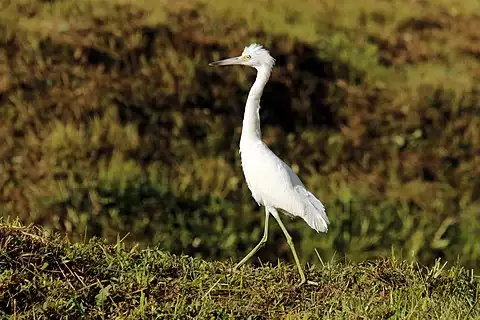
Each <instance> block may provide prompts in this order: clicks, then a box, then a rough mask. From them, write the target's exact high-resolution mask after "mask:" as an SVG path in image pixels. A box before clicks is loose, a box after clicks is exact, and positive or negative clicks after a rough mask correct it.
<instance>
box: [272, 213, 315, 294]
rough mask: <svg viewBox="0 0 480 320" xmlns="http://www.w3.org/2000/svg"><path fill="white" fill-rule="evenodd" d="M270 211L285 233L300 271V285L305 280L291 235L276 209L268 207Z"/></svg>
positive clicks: (310, 282)
mask: <svg viewBox="0 0 480 320" xmlns="http://www.w3.org/2000/svg"><path fill="white" fill-rule="evenodd" d="M269 210H270V212H271V213H272V215H273V217H274V218H275V219H276V220H277V222H278V224H279V225H280V228H282V231H283V233H284V234H285V238H287V243H288V245H289V246H290V249H291V250H292V253H293V258H294V259H295V263H296V264H297V268H298V272H299V273H300V285H302V284H304V283H305V282H306V278H305V273H303V270H302V266H301V265H300V260H299V259H298V256H297V251H296V250H295V246H294V244H293V241H292V237H291V236H290V234H289V233H288V231H287V228H285V226H284V225H283V223H282V219H280V216H279V215H278V211H277V210H276V209H275V208H269ZM308 283H309V284H316V283H315V282H312V281H309V282H308Z"/></svg>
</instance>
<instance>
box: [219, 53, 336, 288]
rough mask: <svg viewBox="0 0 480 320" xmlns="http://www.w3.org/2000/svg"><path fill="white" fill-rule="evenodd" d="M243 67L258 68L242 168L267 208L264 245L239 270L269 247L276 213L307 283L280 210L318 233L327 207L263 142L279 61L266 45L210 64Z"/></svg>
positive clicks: (245, 119) (248, 108)
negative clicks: (264, 108)
mask: <svg viewBox="0 0 480 320" xmlns="http://www.w3.org/2000/svg"><path fill="white" fill-rule="evenodd" d="M232 64H241V65H247V66H251V67H253V68H255V69H256V70H257V77H256V79H255V83H254V84H253V85H252V88H251V89H250V92H249V94H248V98H247V103H246V105H245V114H244V117H243V126H242V136H241V139H240V154H241V159H242V169H243V172H244V175H245V179H246V181H247V184H248V188H249V189H250V191H251V192H252V196H253V198H254V199H255V201H256V202H257V203H258V205H263V206H265V213H266V216H265V231H264V235H263V238H262V240H261V241H260V243H259V244H258V245H257V246H256V247H255V248H254V249H253V250H252V251H251V252H250V253H249V254H248V255H247V256H246V257H245V258H244V259H242V261H240V262H239V263H238V264H237V266H236V267H235V268H238V267H240V266H241V265H243V264H244V263H245V262H246V261H247V260H248V259H249V258H250V257H251V256H252V255H253V254H254V253H255V252H256V251H258V249H259V248H260V247H261V246H263V245H264V244H265V242H266V241H267V235H268V218H269V214H272V215H273V216H274V217H275V219H276V220H277V221H278V223H279V225H280V227H281V228H282V231H283V232H284V233H285V236H286V238H287V242H288V244H289V245H290V248H291V249H292V253H293V256H294V258H295V262H296V263H297V267H298V270H299V272H300V276H301V283H305V281H306V280H305V275H304V273H303V270H302V268H301V266H300V262H299V259H298V257H297V254H296V251H295V247H294V245H293V242H292V239H291V237H290V235H289V234H288V231H287V230H286V228H285V226H284V225H283V223H282V221H281V219H280V216H279V215H278V211H281V212H283V213H285V214H286V215H288V216H294V217H301V218H302V219H304V220H305V222H307V224H308V225H309V226H310V227H311V228H313V229H314V230H316V231H317V232H327V230H328V223H329V221H328V218H327V215H326V213H325V208H324V206H323V204H322V203H321V202H320V200H318V199H317V198H316V197H315V196H314V195H313V194H312V193H311V192H310V191H308V190H307V189H306V188H305V186H304V185H303V183H302V182H301V181H300V179H299V178H298V176H297V175H296V174H295V173H294V172H293V170H292V169H291V168H290V167H289V166H288V165H287V164H285V162H283V161H282V160H281V159H280V158H279V157H277V156H276V155H275V154H274V153H273V152H272V151H271V150H270V149H269V148H268V147H267V145H266V144H265V143H264V142H263V141H262V139H261V130H260V117H259V110H260V98H261V96H262V92H263V88H264V87H265V85H266V83H267V81H268V79H269V78H270V74H271V71H272V68H273V66H274V64H275V59H274V58H273V57H272V56H271V55H270V54H269V52H268V51H267V50H265V49H264V48H263V47H262V46H260V45H257V44H252V45H250V46H248V47H246V48H245V50H244V51H243V53H242V55H241V56H239V57H235V58H230V59H225V60H220V61H217V62H212V63H210V65H232Z"/></svg>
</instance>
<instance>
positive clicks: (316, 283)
mask: <svg viewBox="0 0 480 320" xmlns="http://www.w3.org/2000/svg"><path fill="white" fill-rule="evenodd" d="M304 284H309V285H311V286H318V285H319V284H318V282H315V281H310V280H306V279H302V280H301V281H300V283H299V284H298V286H299V287H301V286H302V285H304Z"/></svg>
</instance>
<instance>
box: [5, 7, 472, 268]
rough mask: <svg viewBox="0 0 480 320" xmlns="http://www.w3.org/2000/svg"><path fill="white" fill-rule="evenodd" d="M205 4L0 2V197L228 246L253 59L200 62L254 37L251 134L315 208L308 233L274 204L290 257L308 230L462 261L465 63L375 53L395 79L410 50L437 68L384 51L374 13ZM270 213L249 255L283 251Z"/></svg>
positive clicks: (325, 244) (365, 253)
mask: <svg viewBox="0 0 480 320" xmlns="http://www.w3.org/2000/svg"><path fill="white" fill-rule="evenodd" d="M209 12H210V11H209V9H208V7H202V6H199V7H196V6H194V5H189V6H187V5H186V4H185V6H184V7H182V6H180V5H178V6H177V7H175V6H173V7H170V8H168V9H167V8H165V7H164V5H163V4H161V3H156V2H153V1H145V2H142V3H138V4H133V3H132V4H127V3H124V2H122V1H94V2H92V1H89V0H85V1H79V2H76V3H75V4H73V3H63V2H38V1H25V4H24V5H22V6H19V5H17V4H15V3H13V2H12V3H7V4H5V7H4V9H3V10H2V13H1V14H0V15H1V17H0V18H1V19H0V70H2V72H1V75H0V105H1V108H0V121H1V126H0V136H1V137H2V139H3V140H4V141H2V143H1V145H0V166H1V167H0V169H1V171H0V186H1V193H0V197H1V200H2V205H1V210H2V215H5V216H20V217H21V218H22V219H23V220H24V221H28V222H35V223H39V224H43V225H46V226H49V227H51V228H52V229H54V230H61V231H65V232H66V233H67V234H68V235H69V236H70V237H72V238H74V239H76V240H80V239H82V238H83V237H84V236H85V235H86V236H102V237H105V238H107V239H108V240H110V241H114V240H115V239H116V238H117V236H123V235H125V234H127V233H128V234H129V236H128V237H127V241H129V242H130V243H132V244H133V243H136V242H139V243H140V244H142V245H158V246H161V247H164V248H166V249H168V250H170V251H173V252H184V253H188V254H198V255H201V256H204V257H210V258H226V257H233V258H238V257H240V256H242V255H243V254H244V252H245V251H246V250H248V249H249V248H250V247H251V246H252V245H253V244H254V243H255V242H257V241H258V240H259V238H260V236H261V232H262V225H261V224H262V223H263V222H261V217H263V214H261V213H260V212H259V210H260V209H257V208H256V206H255V204H254V202H253V200H252V199H251V196H250V194H249V191H248V190H247V188H246V185H245V183H244V182H243V176H242V173H241V170H240V163H239V158H238V151H237V149H238V148H237V144H238V139H239V135H240V125H241V118H242V116H243V106H244V100H245V97H246V93H247V90H248V87H249V86H250V84H251V82H252V79H253V76H254V73H253V72H252V71H251V70H246V69H245V68H231V69H228V70H226V69H222V70H220V69H215V68H209V67H208V65H207V62H208V61H211V60H213V59H217V58H219V57H220V56H228V55H232V54H238V52H240V50H241V49H242V48H243V46H244V45H245V44H247V43H249V42H250V41H251V39H258V38H261V39H262V42H265V43H267V44H269V47H270V48H271V50H272V53H273V55H274V56H275V57H276V59H277V66H276V68H275V71H274V73H273V75H272V79H271V82H270V83H269V85H268V86H267V87H266V90H265V95H264V99H263V101H262V106H263V108H262V114H261V115H262V123H263V124H264V139H265V141H266V142H267V143H268V144H269V145H270V146H271V147H272V149H274V151H275V152H277V153H278V154H280V155H281V157H282V158H284V159H285V160H286V161H287V163H289V164H292V167H293V168H294V170H295V171H298V172H299V173H300V176H301V177H302V179H303V181H304V182H305V184H306V185H307V186H308V187H309V188H310V189H311V190H312V191H313V192H314V193H315V194H317V195H318V196H319V198H321V199H322V200H323V201H324V202H325V203H326V204H327V209H328V212H329V216H330V217H331V221H332V227H331V230H330V231H329V233H327V234H322V235H316V234H315V233H314V231H313V230H310V229H308V227H306V225H305V224H304V223H303V222H302V221H299V220H297V221H295V222H290V221H288V222H287V224H288V228H289V230H292V235H293V236H294V238H295V240H296V241H298V242H299V243H301V249H302V250H301V251H302V254H301V256H302V258H304V259H306V260H309V261H313V259H316V258H315V253H314V251H313V249H314V248H318V249H319V252H320V254H321V255H322V256H323V257H324V258H329V257H331V256H333V255H334V254H335V253H336V252H338V253H341V254H342V255H345V256H347V257H349V258H351V259H365V258H372V257H376V256H382V255H386V254H391V253H390V251H391V248H392V246H393V247H394V248H395V251H396V252H399V253H401V254H403V255H404V256H405V257H408V258H415V259H419V260H421V261H422V262H431V261H433V259H435V258H437V257H445V258H447V259H458V260H459V261H460V262H462V263H464V264H467V265H469V266H477V265H478V261H479V257H480V242H479V240H478V237H476V236H475V235H477V234H479V232H480V230H479V227H478V225H479V224H478V221H479V219H480V217H479V214H480V210H479V208H480V207H479V197H480V193H479V191H480V181H479V179H478V176H480V171H479V170H480V169H479V168H480V166H479V161H480V149H479V148H480V147H479V146H480V141H479V137H480V134H479V128H480V123H479V122H480V120H479V117H478V111H479V106H478V101H479V98H480V90H479V84H478V79H476V78H474V77H473V76H472V77H471V78H465V79H466V81H467V82H466V83H464V85H462V86H453V85H452V86H450V85H448V84H446V83H442V82H441V81H439V80H438V79H431V80H428V78H422V79H420V80H418V79H417V81H416V82H414V81H413V80H412V82H411V83H402V81H400V80H399V79H402V77H401V76H400V75H399V72H397V70H396V69H392V65H395V67H396V68H399V65H400V66H404V69H402V70H403V71H404V72H405V74H407V76H408V77H410V78H409V79H415V78H414V77H415V76H416V75H417V73H416V72H417V71H418V70H420V68H423V71H424V72H425V73H427V74H438V73H437V72H438V68H437V65H435V64H432V66H431V67H430V69H425V68H426V67H425V66H424V65H423V66H419V67H418V69H414V68H413V67H412V66H411V64H412V63H415V62H417V61H423V60H421V59H420V58H419V57H418V56H413V53H414V52H416V51H415V50H414V49H415V48H410V47H408V48H406V49H405V50H404V51H402V54H403V55H405V56H407V58H408V56H409V55H411V56H412V59H407V58H405V59H404V58H402V59H400V58H399V57H398V56H395V57H394V56H393V55H392V51H394V48H392V45H391V43H390V42H388V41H393V40H391V39H384V38H382V36H383V35H379V32H378V30H376V29H371V30H370V29H368V28H367V29H365V30H366V31H361V30H364V29H359V30H360V31H352V30H348V29H345V28H344V29H342V28H339V27H338V26H336V25H335V24H333V23H332V24H329V21H328V20H325V21H323V20H322V21H323V22H319V24H321V23H324V24H323V25H319V26H318V30H319V31H318V32H319V36H318V39H317V41H314V43H311V41H310V42H304V41H302V40H301V39H298V37H294V36H290V35H288V34H281V35H279V34H273V33H272V34H271V35H270V36H267V35H265V34H264V33H263V31H262V30H261V29H258V30H251V31H248V30H247V28H246V27H245V25H243V24H242V20H232V19H227V18H225V17H222V16H221V15H214V14H212V13H211V12H210V14H209ZM201 13H202V14H201ZM14 14H15V15H18V16H21V17H22V19H20V20H17V19H15V20H14V19H11V18H9V17H12V16H13V15H14ZM252 14H253V13H252ZM331 19H332V20H334V19H333V17H332V18H331ZM399 23H400V27H401V28H400V27H399V29H398V33H403V32H405V26H404V25H402V24H401V21H400V22H399ZM220 25H221V26H223V27H222V28H219V26H220ZM402 26H403V27H402ZM232 30H233V31H232ZM295 30H296V31H295V32H296V33H295V34H298V30H299V29H295ZM442 30H443V29H442ZM230 31H232V32H231V33H230ZM356 32H357V33H356ZM361 32H365V33H363V34H362V33H361ZM409 32H417V31H415V30H413V31H412V30H410V31H409ZM418 32H420V31H418ZM421 32H423V31H421ZM309 34H311V33H309ZM226 35H228V36H229V37H226ZM394 35H395V36H397V34H396V33H395V34H394ZM424 36H427V35H424ZM455 36H456V35H452V37H455ZM415 39H416V38H415ZM419 41H420V40H419ZM422 41H423V40H422ZM412 45H415V43H414V44H412ZM418 45H419V46H420V44H418ZM421 45H422V46H425V45H426V44H425V43H424V42H421ZM422 48H424V47H422ZM424 49H425V50H427V51H425V52H426V53H425V55H424V57H426V58H425V59H427V58H428V57H431V55H429V54H430V53H431V52H434V51H432V50H433V49H432V48H430V47H428V48H424ZM429 50H430V51H429ZM427 53H428V54H427ZM466 54H469V53H466ZM418 59H420V60H418ZM452 59H453V58H452ZM401 61H403V62H404V63H405V65H402V64H401ZM455 61H456V60H455ZM455 61H453V62H455ZM453 62H452V63H453ZM472 63H473V62H472ZM425 79H427V80H425ZM465 79H464V80H465ZM272 228H273V227H272ZM274 228H275V229H273V231H272V236H271V238H270V241H269V244H268V246H271V250H263V251H262V252H260V256H261V257H262V259H269V260H272V261H275V260H276V257H277V255H280V256H282V257H283V258H289V257H290V253H289V250H288V247H287V246H286V243H285V241H284V240H283V236H282V234H281V232H280V230H279V229H278V228H277V227H274ZM397 248H398V249H397Z"/></svg>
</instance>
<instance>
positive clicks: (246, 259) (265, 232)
mask: <svg viewBox="0 0 480 320" xmlns="http://www.w3.org/2000/svg"><path fill="white" fill-rule="evenodd" d="M269 217H270V214H269V212H268V209H267V208H266V207H265V229H264V231H263V237H262V239H261V240H260V242H259V243H258V244H257V245H256V246H255V248H253V249H252V251H250V252H249V253H248V254H247V255H246V256H245V258H243V259H242V261H240V262H239V263H238V264H237V265H236V266H235V267H234V268H233V270H236V269H238V268H240V267H241V266H242V265H243V264H245V262H247V261H248V259H250V258H251V257H252V256H253V255H254V254H255V253H256V252H257V251H258V250H259V249H260V248H261V247H263V246H264V245H265V243H266V242H267V237H268V218H269Z"/></svg>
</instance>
